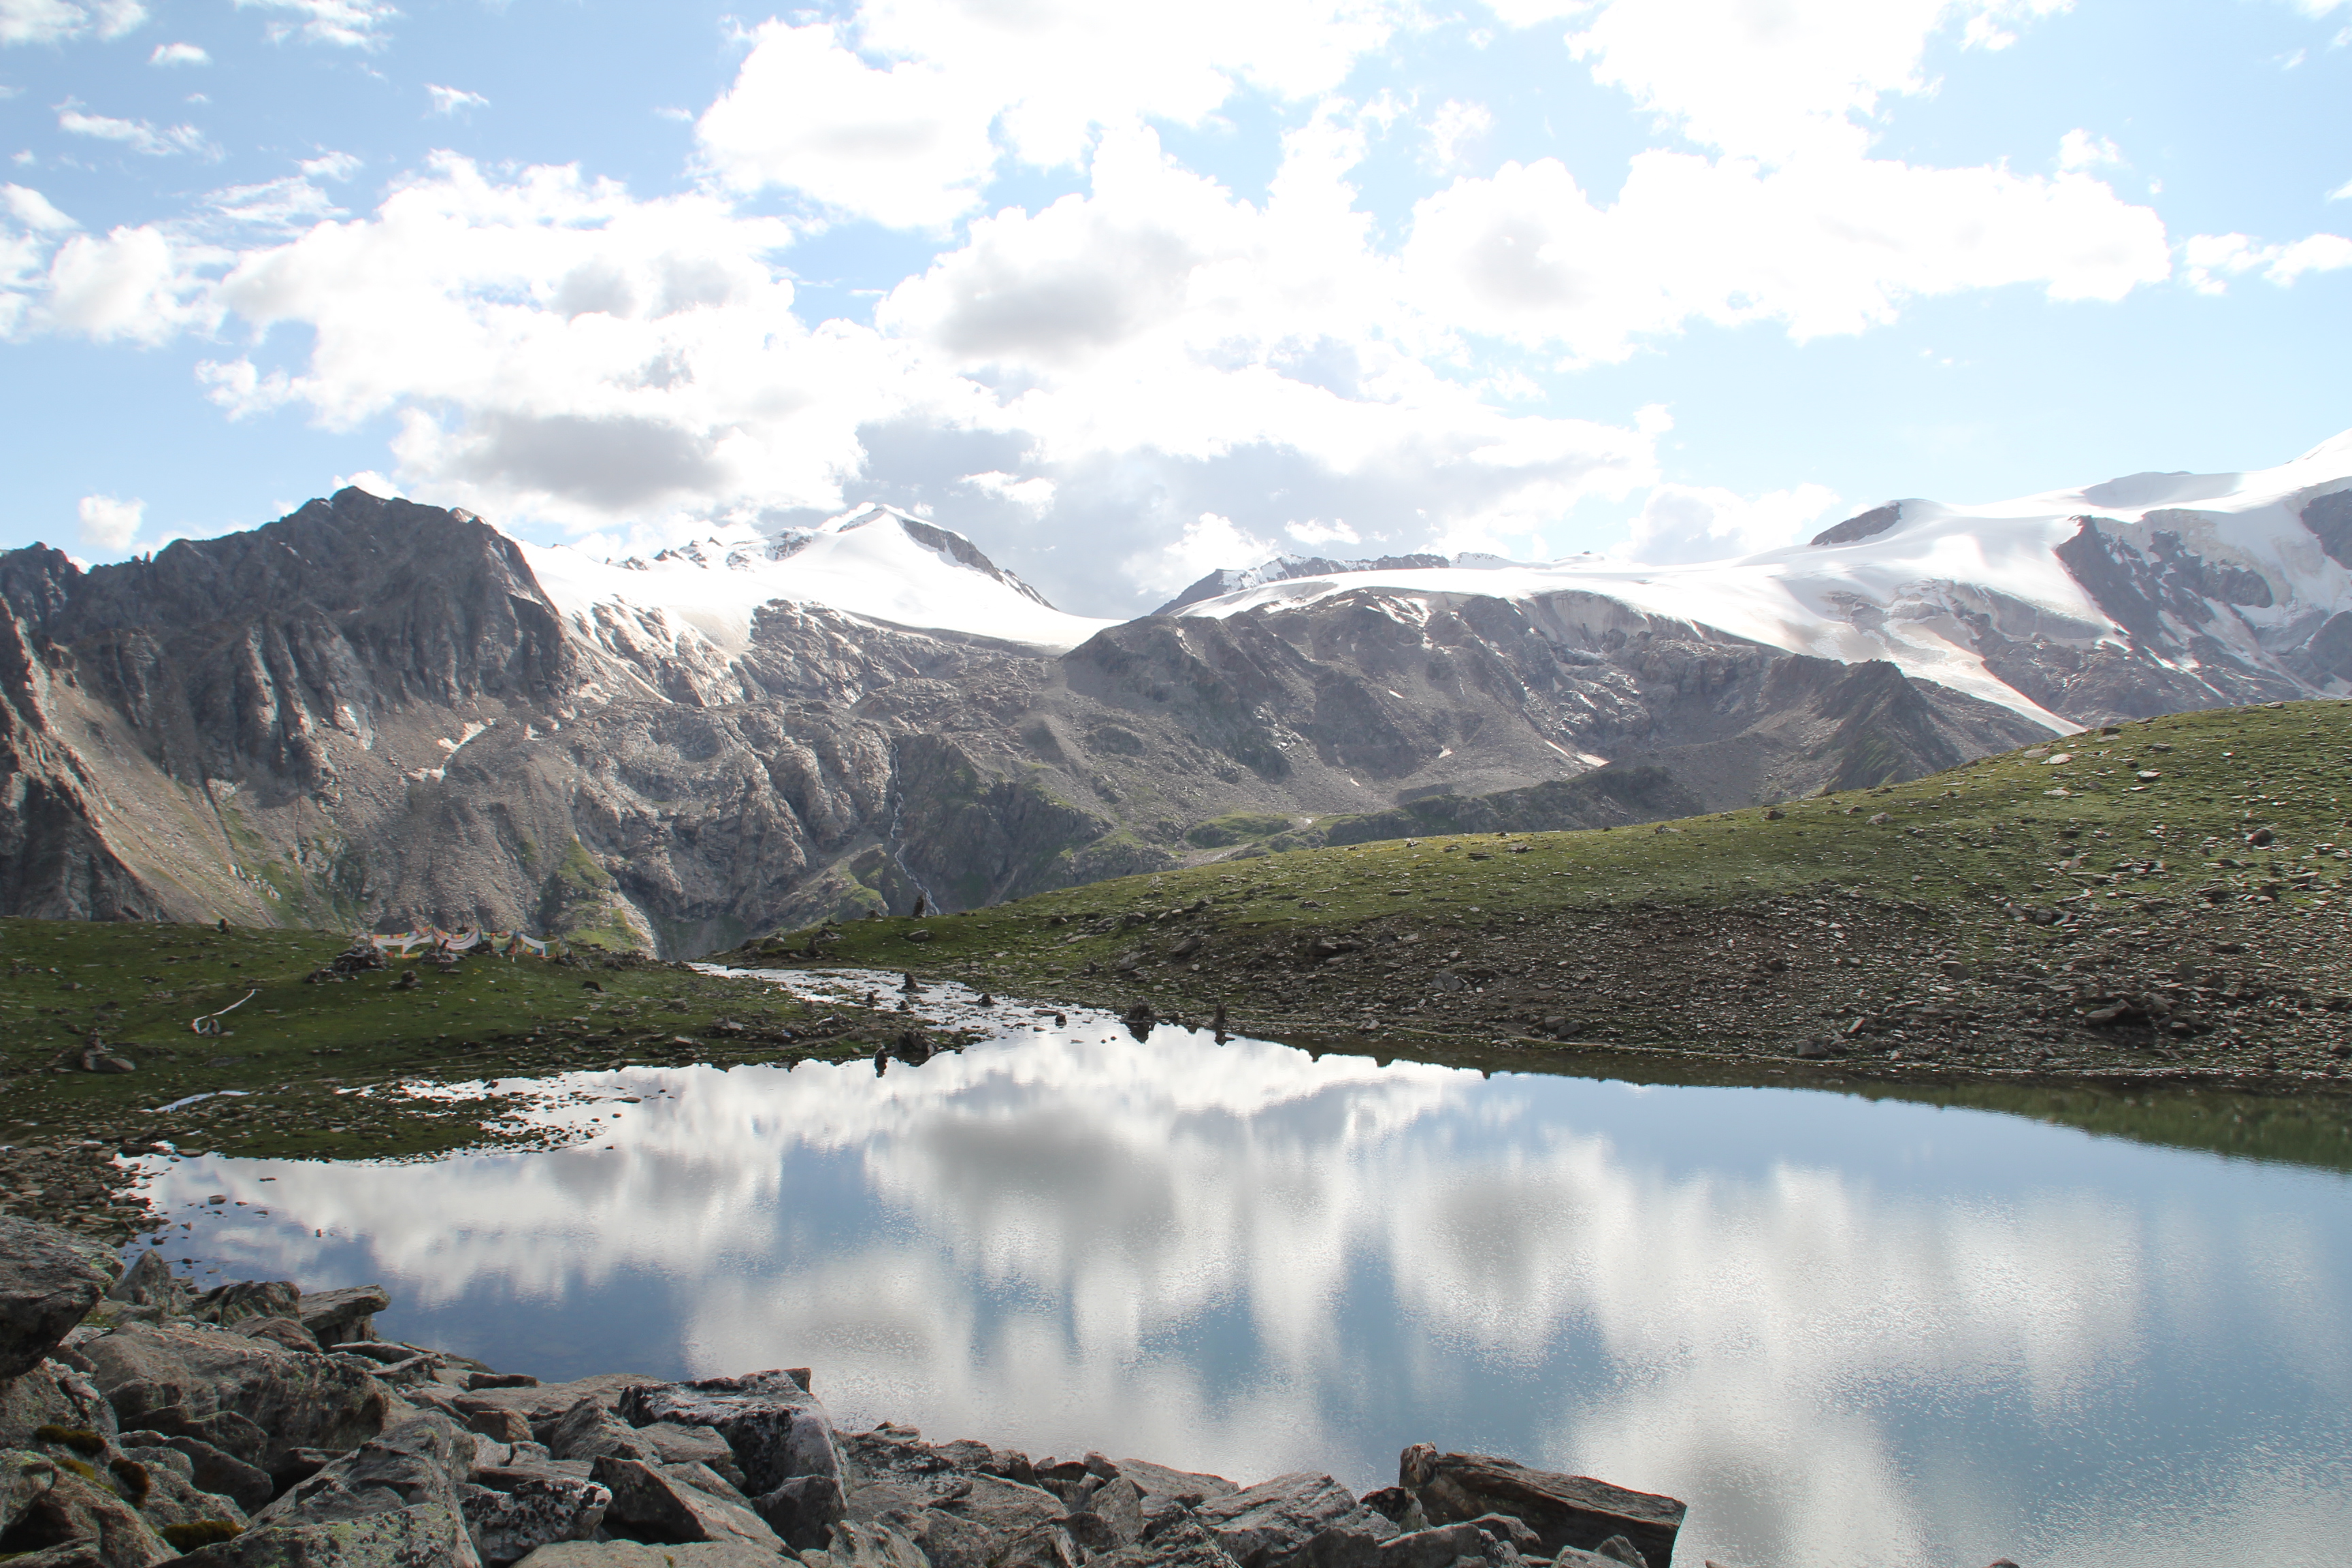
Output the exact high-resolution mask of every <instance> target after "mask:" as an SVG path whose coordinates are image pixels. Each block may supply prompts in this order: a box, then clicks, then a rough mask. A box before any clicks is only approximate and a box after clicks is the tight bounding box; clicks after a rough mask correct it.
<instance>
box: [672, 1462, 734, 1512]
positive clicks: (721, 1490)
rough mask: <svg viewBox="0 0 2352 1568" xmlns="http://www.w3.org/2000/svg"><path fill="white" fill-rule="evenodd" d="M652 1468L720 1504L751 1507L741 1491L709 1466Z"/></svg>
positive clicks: (687, 1465)
mask: <svg viewBox="0 0 2352 1568" xmlns="http://www.w3.org/2000/svg"><path fill="white" fill-rule="evenodd" d="M654 1468H655V1469H656V1470H659V1471H660V1472H661V1473H662V1474H663V1475H665V1476H667V1477H668V1478H669V1479H671V1480H674V1481H676V1482H677V1484H678V1485H680V1486H684V1487H692V1488H693V1489H695V1490H696V1491H698V1492H705V1493H708V1494H709V1496H711V1497H715V1498H717V1499H719V1500H720V1501H722V1502H731V1503H734V1504H735V1505H736V1506H738V1507H739V1508H750V1507H751V1499H750V1498H747V1497H745V1496H744V1495H743V1492H742V1489H740V1487H738V1486H736V1484H735V1483H734V1482H733V1481H730V1480H729V1479H727V1478H726V1477H725V1476H722V1475H720V1474H719V1472H718V1471H717V1470H714V1469H712V1468H710V1467H709V1465H704V1464H684V1465H656V1466H655V1467H654Z"/></svg>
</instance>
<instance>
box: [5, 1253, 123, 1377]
mask: <svg viewBox="0 0 2352 1568" xmlns="http://www.w3.org/2000/svg"><path fill="white" fill-rule="evenodd" d="M109 1283H110V1281H109V1280H108V1279H107V1277H106V1276H105V1275H104V1274H102V1273H100V1271H99V1270H98V1269H96V1268H92V1267H91V1266H90V1265H89V1261H88V1260H87V1259H85V1258H83V1257H82V1254H81V1251H80V1248H79V1247H77V1246H76V1245H75V1244H74V1241H73V1238H72V1237H68V1236H67V1235H66V1233H65V1232H63V1231H61V1230H59V1229H58V1227H57V1226H49V1225H42V1224H40V1223H38V1222H37V1221H35V1220H24V1219H11V1218H5V1217H0V1378H10V1377H19V1376H22V1375H23V1374H24V1373H28V1372H30V1371H32V1370H33V1369H34V1368H35V1367H37V1366H38V1365H40V1364H41V1363H42V1361H43V1360H45V1359H46V1358H47V1355H48V1353H49V1352H50V1351H52V1350H54V1349H56V1348H57V1345H58V1341H60V1340H62V1339H64V1338H65V1337H66V1332H67V1331H68V1330H69V1329H71V1328H72V1327H73V1326H74V1325H75V1324H76V1323H79V1322H80V1321H82V1319H83V1318H84V1317H86V1316H88V1315H89V1310H90V1308H92V1307H93V1306H95V1305H97V1304H98V1298H99V1296H100V1292H102V1291H104V1290H105V1289H107V1286H108V1284H109Z"/></svg>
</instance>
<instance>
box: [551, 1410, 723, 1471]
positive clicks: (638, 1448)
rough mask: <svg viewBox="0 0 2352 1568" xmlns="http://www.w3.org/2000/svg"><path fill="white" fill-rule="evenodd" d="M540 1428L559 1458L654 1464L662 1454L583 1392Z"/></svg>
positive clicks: (648, 1438) (656, 1447) (658, 1448)
mask: <svg viewBox="0 0 2352 1568" xmlns="http://www.w3.org/2000/svg"><path fill="white" fill-rule="evenodd" d="M537 1430H538V1432H539V1440H540V1441H541V1442H542V1443H545V1444H546V1445H547V1451H548V1452H549V1453H551V1454H552V1455H554V1456H555V1457H556V1458H559V1459H594V1458H602V1457H603V1456H604V1455H607V1454H610V1455H612V1456H613V1457H614V1458H622V1459H642V1460H644V1461H645V1462H646V1463H647V1464H655V1463H658V1462H659V1461H660V1459H661V1457H662V1456H661V1449H660V1447H658V1446H657V1444H656V1441H655V1439H653V1438H650V1437H646V1436H641V1435H640V1434H639V1433H638V1431H637V1429H636V1428H635V1427H634V1426H630V1425H629V1424H628V1423H627V1422H625V1421H624V1420H622V1419H621V1418H620V1417H619V1416H617V1415H614V1414H613V1412H612V1411H611V1410H609V1409H608V1408H606V1407H605V1405H604V1404H603V1403H602V1402H601V1401H599V1400H598V1399H597V1398H596V1397H595V1396H594V1395H593V1394H589V1395H583V1397H582V1398H581V1399H580V1400H579V1401H578V1402H577V1403H575V1404H574V1405H572V1408H571V1409H569V1410H567V1411H565V1412H564V1413H563V1414H562V1415H559V1416H557V1417H556V1418H555V1420H554V1421H553V1423H551V1425H549V1426H544V1427H541V1428H538V1429H537ZM525 1436H529V1434H528V1433H526V1434H525ZM723 1446H724V1445H723V1441H722V1447H723Z"/></svg>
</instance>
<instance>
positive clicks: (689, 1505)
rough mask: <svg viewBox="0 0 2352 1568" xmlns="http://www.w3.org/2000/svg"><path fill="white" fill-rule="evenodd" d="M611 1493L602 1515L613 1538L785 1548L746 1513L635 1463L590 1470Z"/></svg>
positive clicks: (608, 1460) (605, 1463) (599, 1463)
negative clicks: (615, 1536)
mask: <svg viewBox="0 0 2352 1568" xmlns="http://www.w3.org/2000/svg"><path fill="white" fill-rule="evenodd" d="M590 1474H591V1475H592V1476H593V1478H594V1479H595V1481H596V1484H597V1485H599V1486H601V1487H604V1488H605V1489H607V1490H609V1491H610V1492H611V1493H612V1494H613V1500H612V1502H611V1504H610V1505H609V1506H608V1507H607V1508H606V1509H605V1510H604V1518H605V1522H606V1525H607V1527H608V1528H609V1529H611V1530H612V1531H613V1533H614V1534H615V1535H622V1534H626V1535H632V1536H638V1537H641V1538H644V1539H646V1540H651V1541H676V1542H688V1541H737V1542H743V1543H744V1544H746V1545H751V1546H758V1547H762V1548H765V1549H766V1550H768V1551H771V1552H782V1550H783V1549H784V1543H783V1542H782V1539H781V1538H779V1537H778V1536H777V1534H776V1532H775V1531H772V1530H771V1529H769V1528H768V1527H767V1525H766V1524H764V1523H762V1522H761V1519H760V1516H759V1515H757V1514H755V1513H753V1512H752V1511H751V1510H750V1509H747V1508H741V1507H739V1506H737V1505H736V1504H734V1503H730V1502H728V1501H726V1500H723V1499H719V1498H715V1497H712V1496H710V1495H709V1493H707V1492H701V1491H697V1490H696V1489H694V1488H692V1487H688V1486H681V1485H679V1484H678V1483H677V1482H676V1481H674V1480H672V1479H669V1478H668V1477H667V1476H665V1475H663V1474H662V1473H661V1472H660V1471H659V1470H656V1469H655V1468H653V1467H652V1466H651V1465H648V1464H646V1463H644V1462H643V1461H642V1460H638V1459H616V1458H613V1457H612V1456H611V1455H609V1454H608V1455H605V1456H604V1457H602V1458H598V1459H597V1460H596V1462H595V1465H594V1468H593V1469H592V1470H591V1471H590Z"/></svg>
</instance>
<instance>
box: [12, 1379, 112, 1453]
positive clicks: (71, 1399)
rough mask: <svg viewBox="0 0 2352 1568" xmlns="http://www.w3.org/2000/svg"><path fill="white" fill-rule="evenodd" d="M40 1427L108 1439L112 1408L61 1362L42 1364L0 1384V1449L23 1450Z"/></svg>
mask: <svg viewBox="0 0 2352 1568" xmlns="http://www.w3.org/2000/svg"><path fill="white" fill-rule="evenodd" d="M44 1426H65V1427H69V1428H71V1429H72V1430H74V1431H77V1432H95V1433H97V1434H99V1435H100V1436H113V1435H114V1432H115V1430H116V1422H115V1419H114V1407H113V1406H112V1405H109V1404H107V1402H106V1396H105V1395H104V1394H100V1392H99V1391H98V1387H97V1385H96V1384H93V1383H91V1382H90V1380H89V1378H87V1377H85V1376H83V1375H82V1374H81V1373H78V1372H76V1371H75V1370H74V1369H73V1368H71V1367H69V1366H67V1365H66V1364H65V1363H62V1362H55V1361H45V1362H43V1363H41V1364H40V1365H38V1366H37V1367H35V1368H33V1369H32V1370H31V1371H30V1372H27V1373H24V1374H23V1375H22V1376H19V1377H14V1378H10V1379H8V1380H7V1381H6V1382H0V1447H6V1448H25V1447H31V1446H32V1444H33V1434H34V1433H35V1432H37V1431H38V1430H39V1429H40V1428H42V1427H44Z"/></svg>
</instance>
